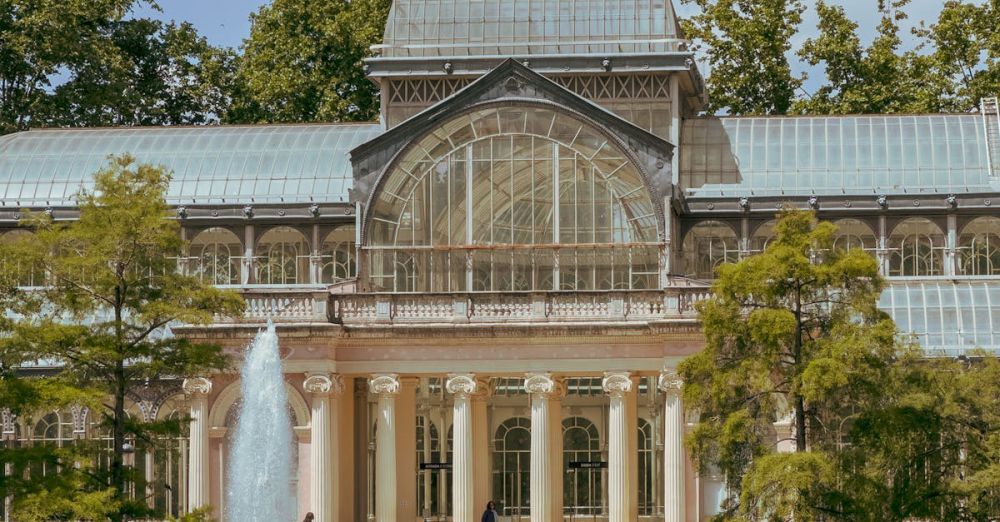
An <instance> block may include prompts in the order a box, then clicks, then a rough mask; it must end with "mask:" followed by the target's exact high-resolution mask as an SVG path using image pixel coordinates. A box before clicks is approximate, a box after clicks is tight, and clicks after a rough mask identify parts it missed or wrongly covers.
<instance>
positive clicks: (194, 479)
mask: <svg viewBox="0 0 1000 522" xmlns="http://www.w3.org/2000/svg"><path fill="white" fill-rule="evenodd" d="M182 387H183V388H184V393H185V395H187V398H188V401H189V402H190V404H191V426H190V430H189V431H190V435H189V437H190V441H191V442H190V448H189V452H188V453H189V459H188V460H189V462H188V491H187V497H188V498H187V500H188V502H187V508H188V512H191V511H194V510H196V509H199V508H202V507H205V506H207V505H209V503H210V502H211V500H210V494H211V493H210V490H209V476H208V470H209V462H208V458H209V457H208V428H209V426H208V394H209V393H211V391H212V381H210V380H208V379H206V378H204V377H193V378H190V379H184V384H183V385H182Z"/></svg>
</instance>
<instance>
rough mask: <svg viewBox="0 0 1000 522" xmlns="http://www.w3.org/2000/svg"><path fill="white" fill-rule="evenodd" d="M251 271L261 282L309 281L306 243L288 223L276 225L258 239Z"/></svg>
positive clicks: (282, 283)
mask: <svg viewBox="0 0 1000 522" xmlns="http://www.w3.org/2000/svg"><path fill="white" fill-rule="evenodd" d="M254 257H255V259H254V268H255V272H254V275H255V276H256V281H257V284H261V285H297V284H306V283H308V282H309V246H308V243H307V242H306V237H305V236H304V235H302V233H301V232H299V231H298V230H295V229H294V228H291V227H275V228H272V229H271V230H268V231H267V232H265V233H264V235H263V236H261V237H260V240H259V241H257V249H256V251H255V252H254Z"/></svg>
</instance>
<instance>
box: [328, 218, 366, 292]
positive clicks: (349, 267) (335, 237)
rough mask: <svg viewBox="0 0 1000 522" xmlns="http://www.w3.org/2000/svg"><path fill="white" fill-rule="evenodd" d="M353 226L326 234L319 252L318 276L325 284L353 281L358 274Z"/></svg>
mask: <svg viewBox="0 0 1000 522" xmlns="http://www.w3.org/2000/svg"><path fill="white" fill-rule="evenodd" d="M354 236H355V234H354V226H353V225H348V226H343V227H338V228H337V229H336V230H334V231H333V232H330V233H329V234H327V236H326V239H324V240H323V246H322V249H321V251H320V256H321V259H322V266H321V270H320V276H321V278H322V282H323V283H326V284H333V283H340V282H341V281H347V280H349V279H354V277H355V276H356V275H357V273H358V266H357V265H358V262H357V259H356V256H357V250H356V249H355V242H354V240H355V237H354Z"/></svg>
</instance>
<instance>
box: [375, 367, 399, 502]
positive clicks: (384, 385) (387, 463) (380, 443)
mask: <svg viewBox="0 0 1000 522" xmlns="http://www.w3.org/2000/svg"><path fill="white" fill-rule="evenodd" d="M368 386H369V390H370V391H371V393H372V395H375V396H376V397H378V411H377V412H376V416H377V419H376V426H375V431H376V434H375V520H376V522H396V395H397V394H398V393H399V386H400V384H399V376H397V375H396V374H382V375H375V376H372V379H371V381H370V382H369V384H368Z"/></svg>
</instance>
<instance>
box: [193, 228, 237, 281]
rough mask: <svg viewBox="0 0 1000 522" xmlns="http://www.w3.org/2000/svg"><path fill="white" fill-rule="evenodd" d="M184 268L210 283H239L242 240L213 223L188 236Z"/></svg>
mask: <svg viewBox="0 0 1000 522" xmlns="http://www.w3.org/2000/svg"><path fill="white" fill-rule="evenodd" d="M189 252H190V260H189V265H188V270H189V273H190V274H191V275H193V276H194V277H197V278H198V279H201V281H202V282H205V283H209V284H213V285H236V284H239V283H240V263H241V261H242V260H243V243H242V242H241V241H240V238H239V237H237V236H236V234H234V233H232V232H231V231H229V230H226V229H224V228H219V227H214V228H210V229H208V230H205V231H202V232H200V233H199V234H198V235H197V236H195V237H194V239H193V240H191V246H190V247H189Z"/></svg>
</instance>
